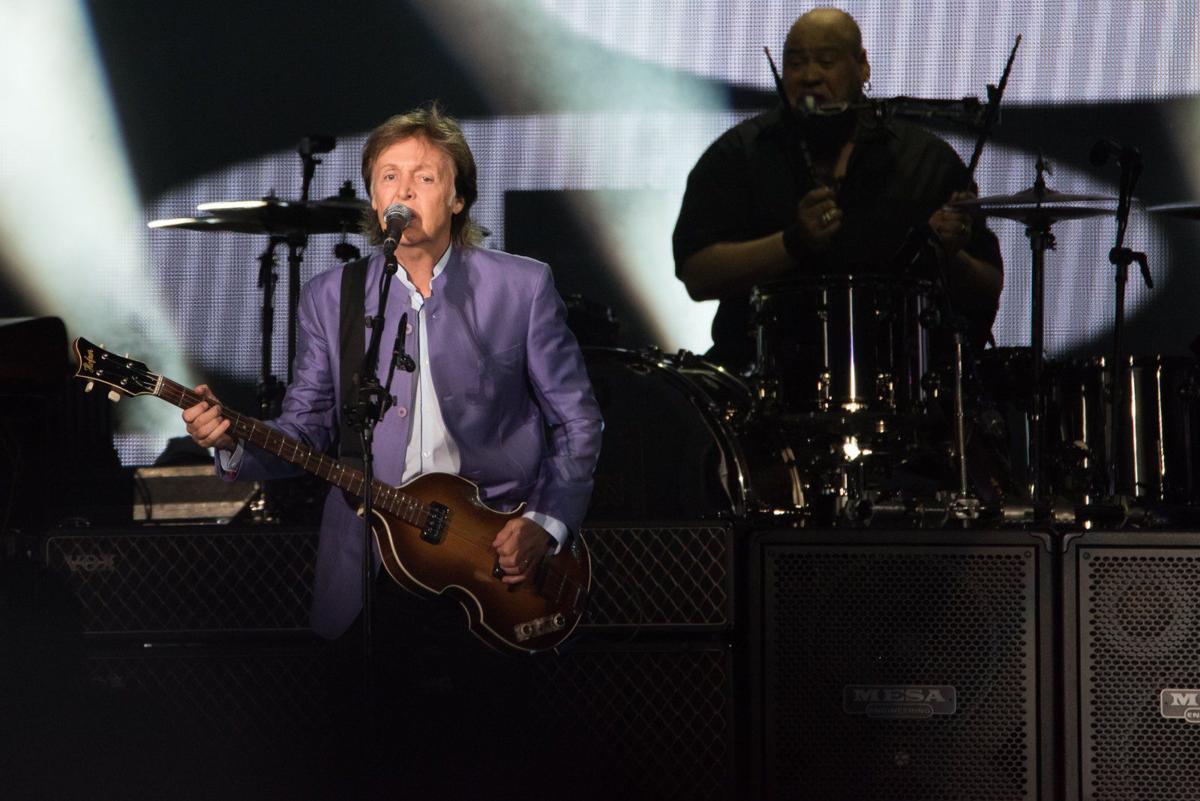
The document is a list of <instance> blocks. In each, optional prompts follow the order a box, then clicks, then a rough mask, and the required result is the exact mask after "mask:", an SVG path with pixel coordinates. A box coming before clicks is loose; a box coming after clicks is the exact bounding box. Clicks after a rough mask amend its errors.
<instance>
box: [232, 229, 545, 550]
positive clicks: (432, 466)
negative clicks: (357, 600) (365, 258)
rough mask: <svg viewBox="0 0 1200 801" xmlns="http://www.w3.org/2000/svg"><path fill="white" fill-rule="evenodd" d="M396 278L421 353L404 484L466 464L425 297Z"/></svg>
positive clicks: (432, 285)
mask: <svg viewBox="0 0 1200 801" xmlns="http://www.w3.org/2000/svg"><path fill="white" fill-rule="evenodd" d="M453 249H454V246H453V245H451V246H450V247H447V248H446V252H445V253H443V254H442V257H441V258H440V259H438V262H437V264H435V265H434V266H433V278H432V279H430V282H429V292H430V294H431V295H432V294H433V293H434V292H435V291H436V289H437V285H438V284H437V280H438V278H439V277H440V276H441V274H442V272H443V271H444V270H445V269H446V265H447V264H448V263H449V261H450V253H451V251H452V250H453ZM396 280H398V281H399V282H400V285H401V286H402V287H403V288H404V290H405V291H406V292H407V293H408V296H409V301H410V304H411V306H412V309H413V311H412V312H410V313H409V315H408V319H409V326H410V327H409V328H408V329H407V330H406V331H405V337H406V338H407V337H408V335H409V334H410V333H411V332H412V330H413V328H414V326H413V325H412V320H413V318H414V317H415V318H416V326H415V330H416V334H417V348H416V349H417V353H418V359H417V370H416V374H415V375H414V376H413V379H414V382H415V384H416V388H417V389H416V397H415V398H414V399H413V404H412V409H411V412H410V411H409V410H407V409H405V410H404V411H403V413H404V414H410V413H411V415H412V420H411V421H410V428H409V434H408V449H407V450H406V451H405V456H404V475H403V476H402V477H401V479H400V483H401V484H407V483H408V482H409V481H411V480H412V479H414V478H416V477H417V476H420V475H424V474H425V473H453V474H455V475H457V474H458V472H459V469H460V468H461V467H462V460H461V458H460V456H459V450H458V445H457V444H456V443H455V442H454V440H453V439H452V438H451V436H450V432H449V431H448V430H447V429H446V423H445V421H444V420H443V418H442V409H441V406H440V404H439V403H438V396H437V392H435V391H434V388H433V373H432V371H431V370H430V369H429V347H428V343H429V332H428V329H427V328H426V325H425V297H424V296H423V295H422V294H421V292H420V290H419V289H417V288H416V286H414V285H413V283H412V281H410V280H409V279H408V274H407V273H406V272H405V271H404V270H399V271H397V272H396ZM405 350H406V351H407V350H409V348H405ZM401 409H403V407H399V406H393V407H392V413H401V411H400V410H401ZM242 453H243V447H242V443H241V442H240V441H239V442H238V443H237V448H236V450H234V451H233V453H229V452H228V451H218V456H219V459H220V464H221V469H222V470H225V471H227V472H230V471H236V470H237V469H238V467H239V466H240V465H241V463H242ZM523 517H525V518H528V519H529V520H532V521H533V522H534V523H537V524H538V525H539V526H541V527H542V528H544V529H546V531H548V532H549V533H550V536H552V537H554V539H555V540H556V541H557V542H558V544H559V546H561V545H562V543H563V542H564V541H565V540H566V538H567V533H568V532H567V526H566V524H565V523H563V522H562V521H561V520H558V519H557V518H554V517H551V516H550V515H547V514H543V513H541V512H536V511H529V512H526V513H525V514H524V515H523ZM556 550H557V549H556Z"/></svg>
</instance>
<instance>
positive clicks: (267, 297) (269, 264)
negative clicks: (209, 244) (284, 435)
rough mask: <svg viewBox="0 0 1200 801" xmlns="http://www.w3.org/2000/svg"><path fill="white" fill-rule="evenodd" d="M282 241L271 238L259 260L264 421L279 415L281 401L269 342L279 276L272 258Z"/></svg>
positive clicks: (260, 402) (260, 405) (261, 410)
mask: <svg viewBox="0 0 1200 801" xmlns="http://www.w3.org/2000/svg"><path fill="white" fill-rule="evenodd" d="M283 241H284V238H283V237H280V236H272V237H270V238H269V239H268V240H267V248H266V250H264V251H263V252H262V255H260V256H259V257H258V288H259V289H261V290H262V292H263V299H262V310H261V312H260V316H259V336H260V337H261V338H262V342H261V343H260V347H261V351H262V363H261V365H262V366H261V369H260V376H259V382H258V409H259V414H260V415H261V417H262V418H263V419H264V420H268V419H270V418H272V417H276V416H278V414H279V411H280V403H281V402H282V401H283V384H281V383H280V381H279V379H277V378H276V377H275V376H274V375H273V374H272V373H271V340H272V338H273V333H274V331H275V285H276V284H277V283H278V282H279V273H277V272H276V271H275V266H276V264H277V263H278V262H277V261H276V259H275V248H277V247H278V246H279V245H280V244H281V243H282V242H283Z"/></svg>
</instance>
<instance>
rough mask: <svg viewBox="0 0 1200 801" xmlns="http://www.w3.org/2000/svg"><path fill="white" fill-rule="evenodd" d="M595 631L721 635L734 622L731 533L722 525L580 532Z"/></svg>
mask: <svg viewBox="0 0 1200 801" xmlns="http://www.w3.org/2000/svg"><path fill="white" fill-rule="evenodd" d="M583 534H584V537H585V538H586V541H587V544H588V548H589V549H590V551H591V554H592V572H593V587H592V593H591V596H590V598H589V602H588V607H589V608H588V616H587V618H586V620H585V625H586V626H588V627H590V628H593V629H604V628H613V627H630V626H632V627H642V628H646V629H671V628H673V629H680V630H688V629H690V630H719V629H722V628H725V627H728V626H729V625H730V623H731V620H732V598H733V593H732V592H731V589H730V579H731V575H732V572H733V570H732V563H731V560H732V553H731V551H732V548H731V536H732V534H731V529H730V527H728V526H724V525H713V524H711V523H709V524H699V523H692V524H663V525H646V524H631V525H605V526H591V525H587V524H585V525H584V526H583Z"/></svg>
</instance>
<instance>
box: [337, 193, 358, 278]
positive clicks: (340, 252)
mask: <svg viewBox="0 0 1200 801" xmlns="http://www.w3.org/2000/svg"><path fill="white" fill-rule="evenodd" d="M337 199H338V200H339V201H340V202H343V203H353V202H354V201H356V200H358V195H356V194H355V193H354V184H353V182H351V181H349V180H347V181H344V182H343V183H342V186H341V188H339V189H338V193H337ZM349 233H350V232H349V231H348V230H347V228H342V241H340V242H338V243H337V244H336V245H334V246H333V257H334V258H335V259H337V260H338V261H340V262H341V263H342V264H349V263H350V262H352V261H355V260H356V259H360V258H362V253H360V252H359V250H358V248H356V247H355V246H354V245H352V244H350V243H349V242H347V241H346V235H347V234H349Z"/></svg>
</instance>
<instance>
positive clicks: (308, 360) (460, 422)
mask: <svg viewBox="0 0 1200 801" xmlns="http://www.w3.org/2000/svg"><path fill="white" fill-rule="evenodd" d="M382 270H383V255H382V254H376V255H375V256H373V257H372V258H371V260H370V262H369V263H368V268H367V281H366V287H367V289H366V297H365V298H364V302H365V311H366V313H367V314H369V315H373V314H375V313H376V311H377V307H378V301H379V296H378V292H377V289H376V287H377V286H378V280H379V276H380V273H381V271H382ZM341 281H342V268H337V269H331V270H327V271H326V272H324V273H321V274H320V275H317V276H315V277H314V278H313V279H312V280H310V281H309V282H308V283H307V284H306V285H305V286H304V289H303V291H302V292H301V296H300V306H299V313H298V315H297V343H296V359H295V363H294V370H293V376H294V380H293V382H292V385H291V386H289V387H288V388H287V394H286V395H285V397H284V400H283V413H282V414H281V415H280V416H279V417H278V418H276V419H274V420H272V421H270V425H272V426H273V427H275V428H277V429H278V430H280V431H282V432H284V433H285V434H287V435H289V436H292V437H294V438H297V439H300V440H303V441H304V442H306V443H308V444H310V445H311V446H313V447H315V448H316V449H318V450H321V451H332V449H333V448H334V447H335V443H336V442H337V438H338V436H339V433H340V432H339V430H338V427H339V419H338V411H337V405H338V400H337V397H338V386H337V384H338V380H339V377H340V375H341V368H340V365H339V344H338V325H339V317H340V309H341V305H340V294H341ZM411 311H412V309H411V305H410V302H409V297H408V293H407V292H406V291H404V289H403V287H400V286H398V285H394V286H393V287H392V289H391V291H390V293H389V296H388V308H387V312H386V315H385V316H386V321H385V327H384V331H383V339H382V346H381V352H382V355H381V357H380V367H379V377H380V382H381V383H382V382H383V381H385V380H386V378H387V362H388V355H389V354H390V353H391V350H392V344H393V342H394V341H395V337H396V327H397V325H398V324H399V322H400V316H401V315H402V314H404V313H405V312H411ZM425 314H426V329H427V331H428V336H429V364H430V371H431V373H432V378H433V385H434V388H435V391H436V392H437V394H438V398H439V401H440V405H441V411H442V417H443V418H444V420H445V424H446V428H447V429H448V430H449V433H450V435H451V436H452V437H453V439H454V442H455V443H456V444H457V445H458V448H459V452H460V456H461V459H462V468H461V475H462V476H463V477H465V478H467V479H470V480H471V481H473V482H475V483H476V484H478V485H479V487H480V489H481V492H482V494H483V496H484V498H485V500H487V501H488V503H489V504H491V505H493V506H496V507H498V508H503V509H511V508H513V507H515V506H516V505H517V504H518V503H520V502H521V501H525V502H526V503H528V510H529V511H535V512H543V513H545V514H548V515H550V516H552V517H555V518H557V519H559V520H561V521H562V522H563V523H565V524H566V525H567V527H568V528H570V529H571V530H576V529H578V527H579V525H580V523H581V522H582V521H583V516H584V514H585V512H586V511H587V505H588V501H589V499H590V496H591V492H592V472H593V471H594V469H595V467H596V461H597V459H598V458H599V454H600V432H601V428H602V422H601V417H600V408H599V406H598V405H597V403H596V398H595V396H594V395H593V393H592V385H591V382H590V380H589V379H588V375H587V371H586V370H585V368H584V363H583V356H582V353H581V352H580V350H579V345H578V343H577V342H576V341H575V337H574V336H573V335H572V334H571V332H570V330H569V329H568V328H567V325H566V310H565V308H564V306H563V303H562V300H561V298H559V296H558V293H557V292H556V291H555V289H554V283H553V279H552V277H551V274H550V268H549V267H548V266H547V265H546V264H543V263H542V262H538V261H534V260H532V259H527V258H524V257H521V256H513V255H510V254H507V253H503V252H501V251H496V250H485V249H483V248H465V249H464V248H459V247H457V246H456V247H455V249H454V251H453V253H452V254H451V257H450V260H449V262H448V263H447V265H446V268H445V270H444V271H443V272H442V274H441V276H440V277H439V278H438V280H437V281H436V282H435V283H434V294H433V295H432V296H431V297H430V298H428V299H427V300H426V306H425ZM410 319H412V315H411V314H410ZM368 334H369V332H368ZM366 339H367V340H369V336H367V337H366ZM405 347H406V349H407V351H408V353H409V354H410V355H411V356H412V357H413V358H414V359H419V354H418V353H417V352H416V349H417V337H416V335H415V326H414V330H413V333H411V334H409V336H408V337H407V338H406V342H405ZM415 393H416V382H415V381H414V380H413V374H411V373H406V372H404V371H401V370H398V371H397V372H396V374H395V377H394V378H393V380H392V394H393V395H394V396H395V397H396V405H395V406H393V407H392V408H391V409H390V410H389V411H388V413H387V414H386V415H385V416H384V419H383V420H381V421H380V422H379V425H378V426H377V427H376V429H375V476H376V478H378V479H380V480H381V481H384V482H387V483H389V484H399V482H400V477H401V476H402V475H403V472H404V459H405V451H406V445H407V443H408V437H409V428H410V425H409V422H410V420H411V419H412V418H411V416H410V415H409V414H408V411H409V409H410V408H411V406H412V403H413V400H414V398H415ZM349 435H350V436H353V433H352V432H350V433H349ZM296 472H297V469H296V468H294V467H292V466H291V465H288V464H286V463H285V462H283V461H281V460H279V459H277V458H276V457H274V456H273V455H271V454H269V453H267V452H265V451H262V450H259V449H258V448H255V447H253V446H247V448H246V450H245V458H244V459H243V460H242V463H241V465H240V467H239V469H238V471H237V473H236V475H232V476H227V477H229V478H237V479H246V480H252V481H253V480H260V479H264V478H280V477H285V476H288V475H295V474H296ZM362 541H363V540H362V521H361V520H360V519H359V518H358V516H357V515H356V514H355V513H354V510H353V509H351V508H350V507H349V506H348V505H347V504H346V502H345V499H344V498H343V496H342V493H341V491H340V490H337V489H334V488H330V492H329V494H328V496H327V497H326V499H325V510H324V514H323V516H322V520H321V535H320V544H319V547H318V551H317V565H316V581H315V585H314V588H313V607H312V627H313V630H314V631H315V632H316V633H317V634H319V635H321V636H323V637H326V638H334V637H337V636H338V635H340V634H341V633H342V632H344V631H345V630H346V629H347V628H349V626H350V624H351V623H353V622H354V619H355V618H356V617H357V616H358V613H359V610H360V609H361V608H362ZM376 562H377V567H378V558H377V559H376Z"/></svg>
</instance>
